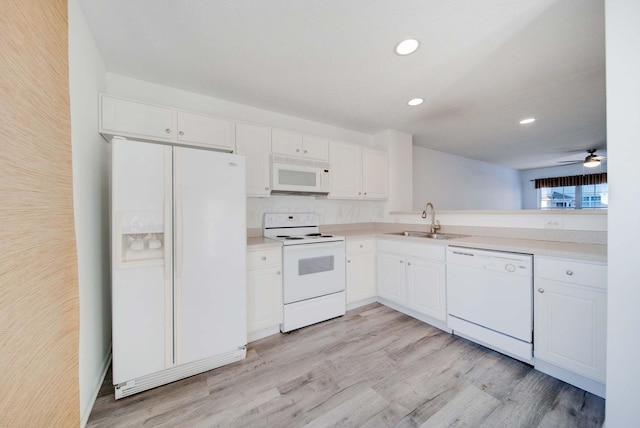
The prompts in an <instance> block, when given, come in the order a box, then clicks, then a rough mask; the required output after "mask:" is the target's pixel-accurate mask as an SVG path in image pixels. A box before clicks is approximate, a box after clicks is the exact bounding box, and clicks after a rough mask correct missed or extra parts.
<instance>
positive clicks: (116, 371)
mask: <svg viewBox="0 0 640 428" xmlns="http://www.w3.org/2000/svg"><path fill="white" fill-rule="evenodd" d="M171 197H172V195H171V147H167V146H162V145H158V144H149V143H142V142H136V141H127V140H117V139H114V141H113V158H112V201H111V205H112V227H111V233H112V260H113V263H112V307H113V321H112V328H113V381H114V384H118V383H121V382H125V381H127V380H130V379H135V378H138V377H141V376H144V375H147V374H150V373H154V372H158V371H161V370H163V369H165V368H167V367H170V366H171V365H172V364H173V329H172V317H173V315H172V296H171V294H172V277H173V273H172V263H171V260H172V257H173V256H172V243H171V239H172V238H171V236H172V231H171V224H172V218H171V216H172V212H171ZM160 238H161V239H160Z"/></svg>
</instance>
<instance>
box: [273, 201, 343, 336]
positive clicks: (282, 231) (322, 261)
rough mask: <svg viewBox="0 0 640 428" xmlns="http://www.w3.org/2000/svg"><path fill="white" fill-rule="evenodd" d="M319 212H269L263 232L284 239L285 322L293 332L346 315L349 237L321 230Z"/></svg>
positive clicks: (284, 326) (286, 326)
mask: <svg viewBox="0 0 640 428" xmlns="http://www.w3.org/2000/svg"><path fill="white" fill-rule="evenodd" d="M319 224H320V222H319V217H318V215H317V214H315V213H265V214H264V223H263V234H264V236H265V237H266V238H270V239H275V240H278V241H281V242H282V245H283V246H282V273H283V278H282V287H283V298H284V308H283V311H284V312H283V323H282V324H281V325H280V331H282V332H285V333H286V332H289V331H292V330H296V329H298V328H301V327H305V326H308V325H311V324H315V323H318V322H321V321H325V320H328V319H331V318H335V317H338V316H341V315H344V314H345V311H346V293H345V239H344V236H336V235H328V234H322V233H320V226H319Z"/></svg>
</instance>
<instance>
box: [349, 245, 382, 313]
mask: <svg viewBox="0 0 640 428" xmlns="http://www.w3.org/2000/svg"><path fill="white" fill-rule="evenodd" d="M375 296H376V255H375V253H362V254H352V255H347V303H353V302H357V301H358V300H363V299H368V298H370V297H375Z"/></svg>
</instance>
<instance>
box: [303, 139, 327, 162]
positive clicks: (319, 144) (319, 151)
mask: <svg viewBox="0 0 640 428" xmlns="http://www.w3.org/2000/svg"><path fill="white" fill-rule="evenodd" d="M302 156H303V157H305V158H310V159H318V160H323V161H328V160H329V140H327V139H325V138H318V137H311V136H309V135H305V136H303V137H302Z"/></svg>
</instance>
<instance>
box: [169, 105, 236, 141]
mask: <svg viewBox="0 0 640 428" xmlns="http://www.w3.org/2000/svg"><path fill="white" fill-rule="evenodd" d="M178 141H180V142H183V143H192V144H197V145H202V146H211V147H216V148H220V149H223V150H229V151H234V150H235V126H234V122H232V121H230V120H226V119H220V118H218V117H213V116H206V115H204V114H197V113H189V112H184V111H179V112H178Z"/></svg>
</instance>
